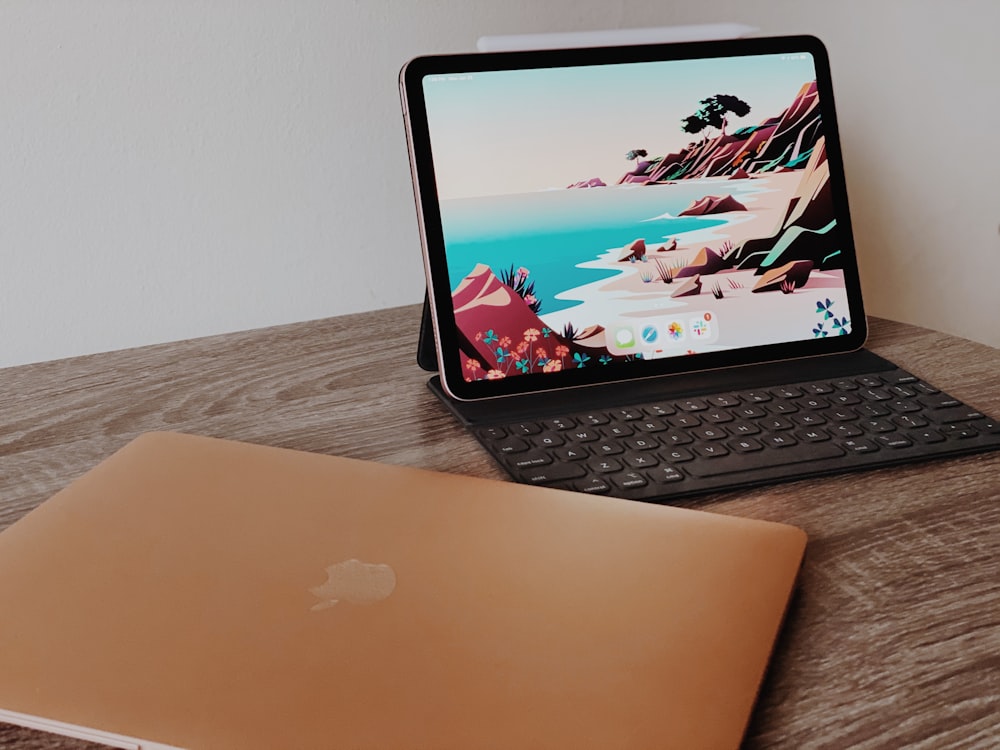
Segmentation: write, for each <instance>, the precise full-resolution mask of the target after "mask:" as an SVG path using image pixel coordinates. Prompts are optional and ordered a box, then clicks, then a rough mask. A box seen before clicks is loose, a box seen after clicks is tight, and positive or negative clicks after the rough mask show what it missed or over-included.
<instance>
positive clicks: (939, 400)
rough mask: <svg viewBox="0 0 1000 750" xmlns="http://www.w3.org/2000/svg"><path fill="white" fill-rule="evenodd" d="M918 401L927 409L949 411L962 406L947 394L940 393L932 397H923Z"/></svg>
mask: <svg viewBox="0 0 1000 750" xmlns="http://www.w3.org/2000/svg"><path fill="white" fill-rule="evenodd" d="M919 401H920V403H922V404H923V405H924V406H926V407H927V408H928V409H950V408H952V407H954V406H962V405H963V404H962V402H961V401H959V400H958V399H957V398H952V397H951V396H949V395H948V394H947V393H940V392H939V393H937V394H936V395H934V396H924V397H923V398H921V399H919Z"/></svg>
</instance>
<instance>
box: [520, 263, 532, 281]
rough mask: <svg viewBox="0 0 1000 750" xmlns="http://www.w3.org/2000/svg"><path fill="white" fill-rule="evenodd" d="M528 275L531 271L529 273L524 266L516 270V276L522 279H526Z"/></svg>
mask: <svg viewBox="0 0 1000 750" xmlns="http://www.w3.org/2000/svg"><path fill="white" fill-rule="evenodd" d="M529 273H531V271H529V270H528V269H527V268H525V267H524V266H521V267H520V268H518V269H517V275H518V277H520V278H522V279H526V278H527V277H528V274H529Z"/></svg>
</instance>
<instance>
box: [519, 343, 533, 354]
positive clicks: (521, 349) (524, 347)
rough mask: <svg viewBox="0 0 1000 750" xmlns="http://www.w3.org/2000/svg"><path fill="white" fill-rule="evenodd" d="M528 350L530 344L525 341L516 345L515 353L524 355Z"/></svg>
mask: <svg viewBox="0 0 1000 750" xmlns="http://www.w3.org/2000/svg"><path fill="white" fill-rule="evenodd" d="M530 348H531V344H529V343H528V342H527V341H522V342H521V343H520V344H518V345H517V353H518V354H524V353H525V352H526V351H528V349H530Z"/></svg>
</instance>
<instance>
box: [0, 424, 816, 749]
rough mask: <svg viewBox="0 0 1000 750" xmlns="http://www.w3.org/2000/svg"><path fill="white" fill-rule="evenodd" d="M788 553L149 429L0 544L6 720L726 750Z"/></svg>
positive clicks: (511, 495)
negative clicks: (41, 719)
mask: <svg viewBox="0 0 1000 750" xmlns="http://www.w3.org/2000/svg"><path fill="white" fill-rule="evenodd" d="M804 547H805V535H804V534H803V533H802V532H801V531H800V530H798V529H795V528H792V527H789V526H784V525H780V524H773V523H766V522H761V521H750V520H745V519H738V518H733V517H728V516H721V515H716V514H709V513H700V512H696V511H689V510H683V509H677V508H670V507H661V506H654V505H646V504H641V503H634V502H628V501H621V500H614V499H607V498H595V497H590V496H586V495H583V494H576V493H568V492H562V491H558V490H550V489H544V488H537V487H528V486H524V485H516V484H510V483H507V482H497V481H490V480H482V479H473V478H469V477H463V476H456V475H449V474H441V473H434V472H428V471H423V470H419V469H412V468H406V467H400V466H388V465H382V464H375V463H369V462H362V461H356V460H351V459H345V458H335V457H331V456H323V455H316V454H307V453H300V452H295V451H289V450H282V449H276V448H266V447H261V446H256V445H248V444H242V443H234V442H229V441H222V440H214V439H209V438H200V437H192V436H187V435H179V434H169V433H154V434H149V435H145V436H143V437H141V438H139V439H137V440H136V441H134V442H133V443H131V444H130V445H128V446H126V447H125V448H124V449H122V450H121V451H119V452H118V453H116V454H115V455H114V456H113V457H111V458H110V459H108V460H107V461H105V462H104V463H102V464H101V465H99V466H98V467H97V468H95V469H94V470H92V471H91V472H89V473H88V474H86V475H85V476H84V477H82V478H81V479H79V480H78V481H77V482H75V483H74V484H72V485H71V486H70V487H68V488H67V489H65V490H63V491H62V492H60V493H58V494H57V495H56V496H55V497H53V498H52V499H51V500H50V501H48V502H46V503H44V504H43V505H41V506H40V507H39V508H37V509H36V510H35V511H33V512H32V513H30V514H29V515H28V516H26V517H25V518H23V519H22V520H21V521H19V522H18V523H16V524H14V525H13V526H12V527H10V528H9V529H7V530H6V531H5V532H3V533H2V534H0V612H2V616H0V644H2V646H0V709H2V710H3V711H0V719H4V718H6V720H11V719H15V720H18V719H19V718H20V719H23V718H24V717H25V716H27V717H41V718H44V719H47V720H53V721H55V722H59V724H60V725H61V726H62V725H65V726H67V727H69V726H76V727H89V728H93V729H96V730H99V731H101V732H107V733H112V734H114V735H119V736H129V737H141V738H147V739H149V740H151V741H155V742H158V743H162V744H163V745H170V746H177V747H190V748H201V747H208V748H241V749H246V748H352V749H355V748H373V749H374V748H378V749H379V750H398V749H401V748H435V749H438V748H456V749H458V748H461V749H462V750H468V749H469V748H504V749H505V750H506V749H509V748H578V749H579V748H601V749H602V750H603V749H604V748H612V747H614V748H641V749H642V750H648V749H649V748H655V747H671V748H674V747H678V748H680V747H683V748H689V747H712V748H721V747H737V746H738V745H739V742H740V739H741V737H742V734H743V731H744V728H745V726H746V723H747V720H748V718H749V715H750V710H751V708H752V705H753V701H754V698H755V695H756V692H757V689H758V686H759V684H760V681H761V678H762V676H763V673H764V669H765V666H766V663H767V659H768V655H769V652H770V650H771V647H772V644H773V641H774V638H775V636H776V634H777V631H778V628H779V625H780V622H781V619H782V615H783V612H784V610H785V606H786V604H787V601H788V597H789V594H790V591H791V589H792V586H793V584H794V580H795V576H796V573H797V570H798V567H799V564H800V561H801V557H802V554H803V550H804Z"/></svg>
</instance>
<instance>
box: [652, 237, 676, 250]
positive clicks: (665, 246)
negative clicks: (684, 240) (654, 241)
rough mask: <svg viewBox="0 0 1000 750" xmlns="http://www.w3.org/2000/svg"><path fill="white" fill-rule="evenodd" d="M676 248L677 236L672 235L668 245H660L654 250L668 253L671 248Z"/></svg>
mask: <svg viewBox="0 0 1000 750" xmlns="http://www.w3.org/2000/svg"><path fill="white" fill-rule="evenodd" d="M676 249H677V238H676V237H674V239H673V240H672V241H671V242H670V244H669V245H660V246H659V247H658V248H656V252H658V253H669V252H670V251H671V250H676Z"/></svg>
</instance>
